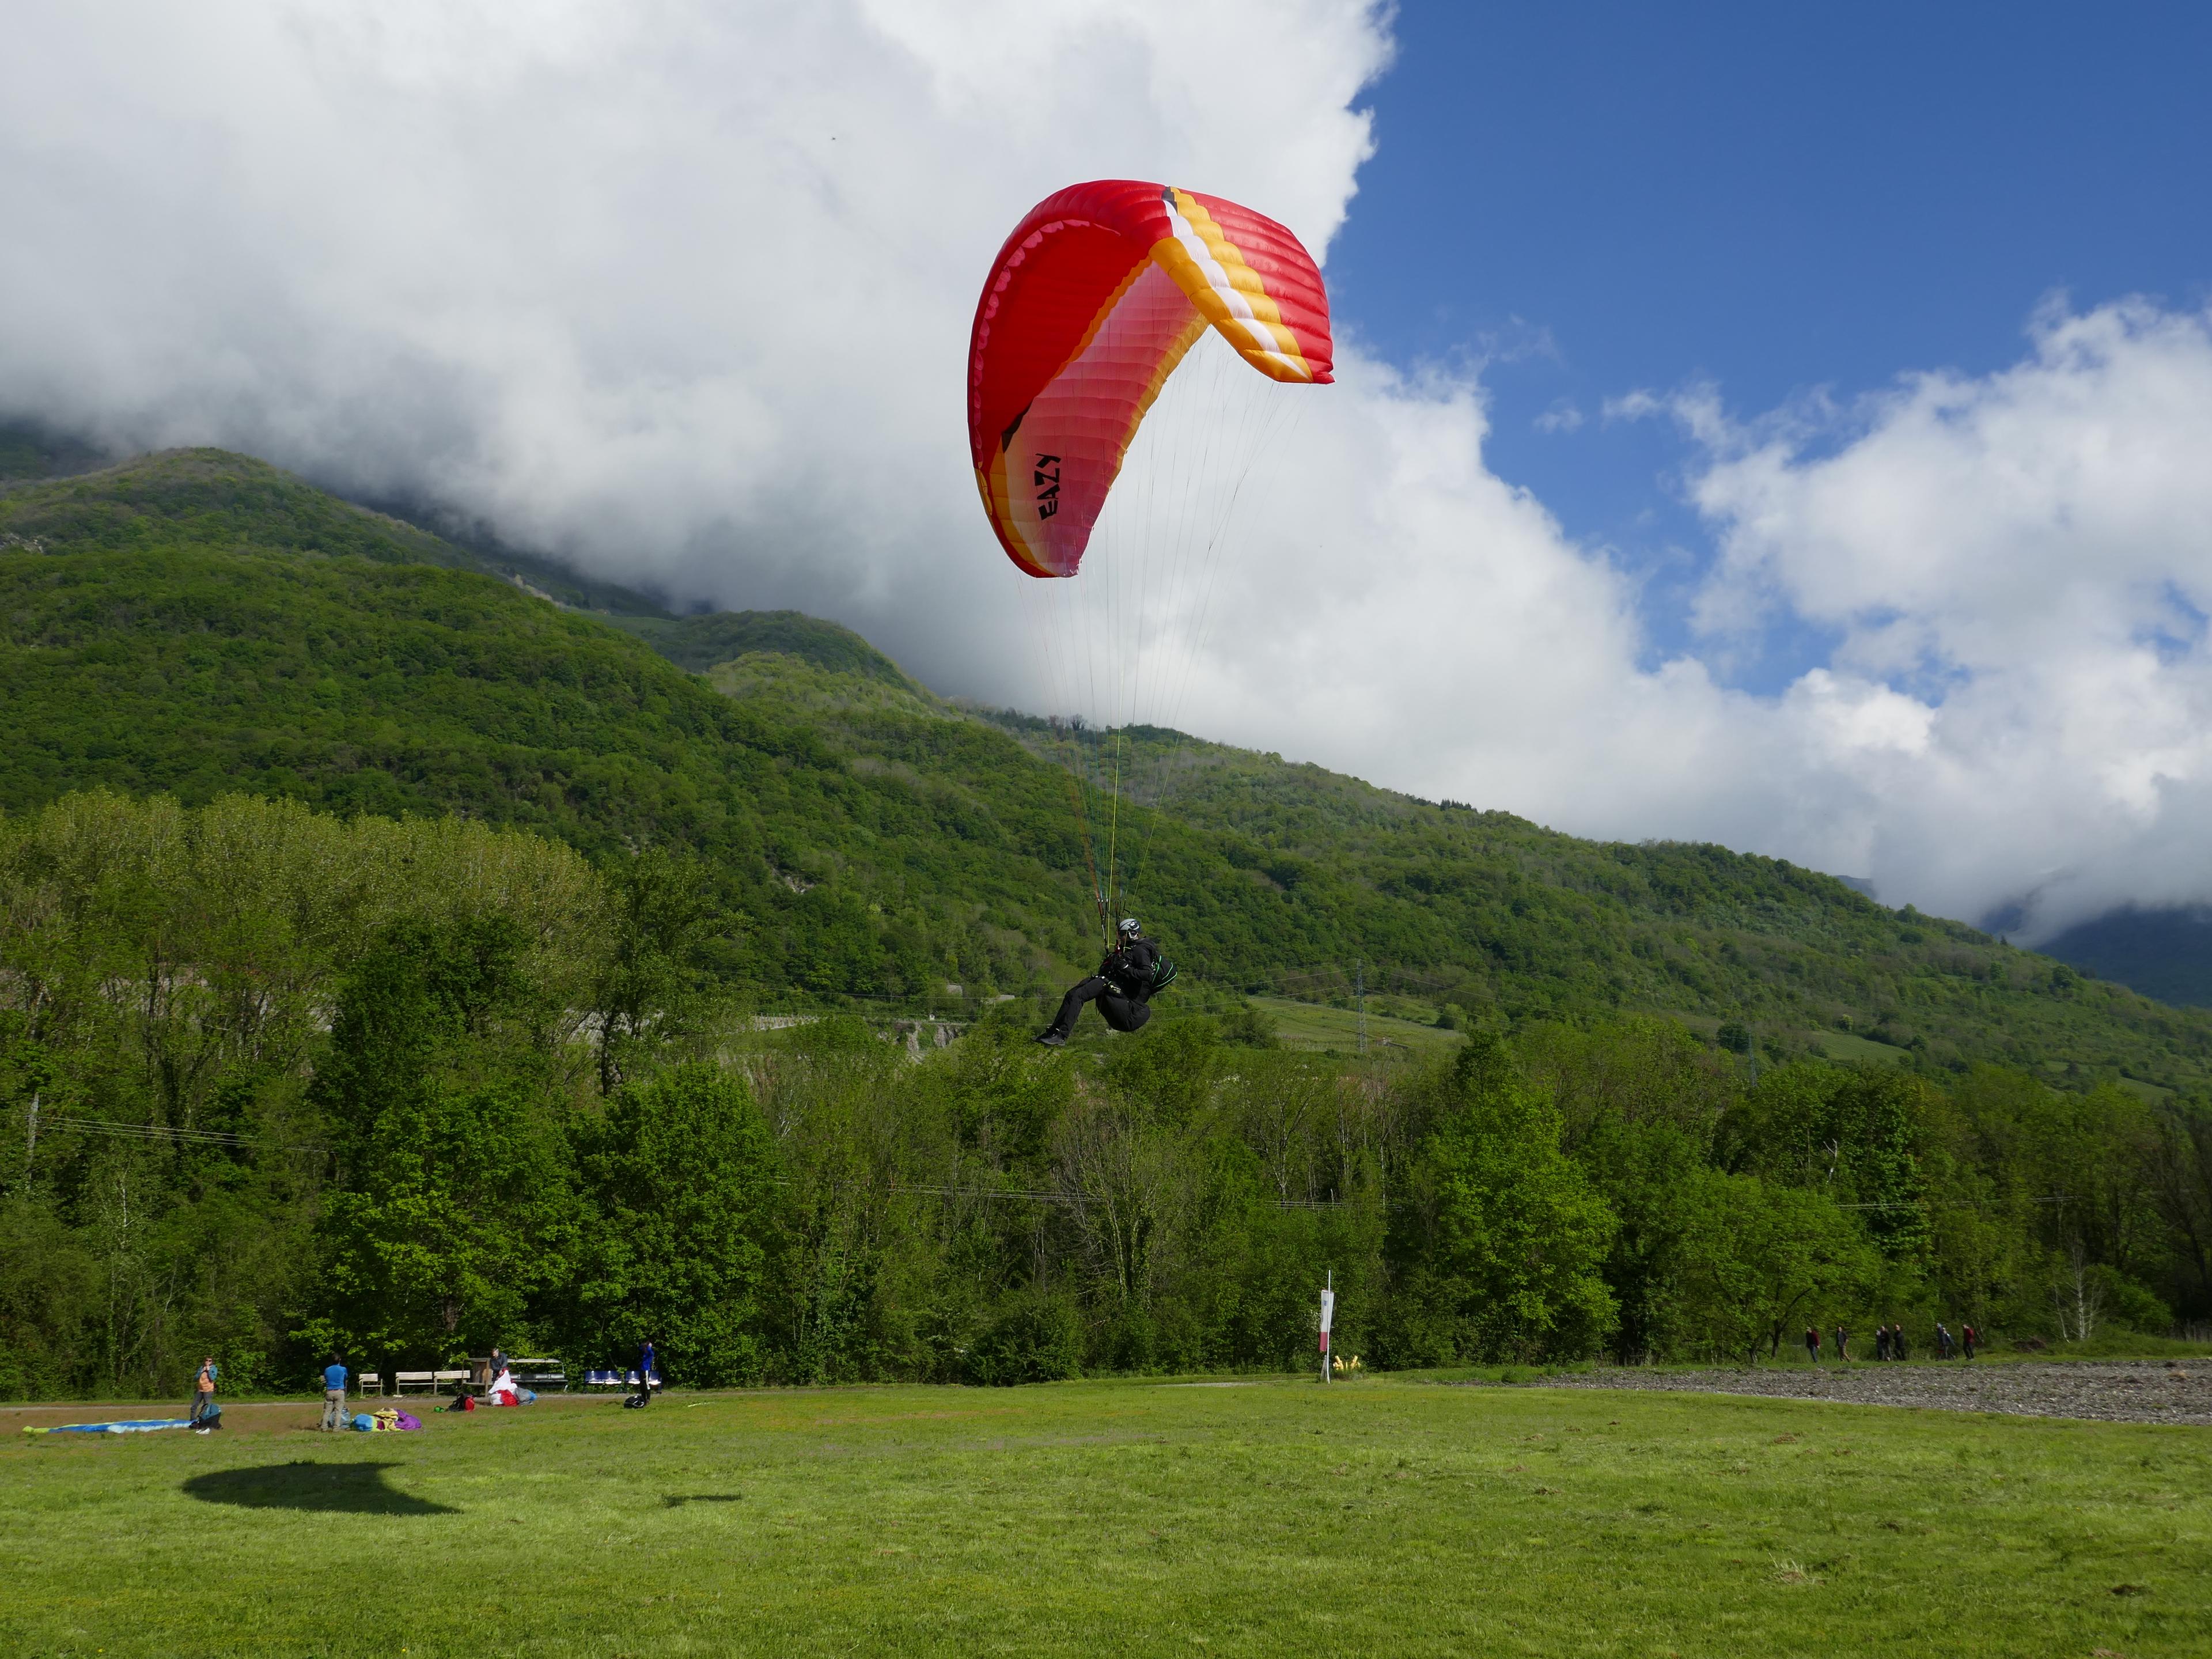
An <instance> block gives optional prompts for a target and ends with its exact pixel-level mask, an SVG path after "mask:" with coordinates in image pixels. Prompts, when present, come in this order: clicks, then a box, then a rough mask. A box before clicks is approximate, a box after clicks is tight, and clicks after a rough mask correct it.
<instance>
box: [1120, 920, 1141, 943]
mask: <svg viewBox="0 0 2212 1659" xmlns="http://www.w3.org/2000/svg"><path fill="white" fill-rule="evenodd" d="M1143 931H1144V929H1142V928H1141V927H1138V926H1137V919H1136V917H1134V916H1124V917H1122V918H1121V933H1122V936H1123V937H1124V938H1127V936H1128V935H1129V934H1131V933H1142V932H1143Z"/></svg>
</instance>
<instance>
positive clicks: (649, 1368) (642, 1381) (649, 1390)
mask: <svg viewBox="0 0 2212 1659" xmlns="http://www.w3.org/2000/svg"><path fill="white" fill-rule="evenodd" d="M637 1403H638V1404H639V1405H641V1406H650V1405H651V1404H652V1403H653V1339H652V1338H651V1337H649V1336H648V1337H647V1338H646V1339H645V1340H644V1341H642V1342H641V1343H639V1344H638V1345H637Z"/></svg>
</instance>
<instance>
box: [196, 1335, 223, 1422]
mask: <svg viewBox="0 0 2212 1659" xmlns="http://www.w3.org/2000/svg"><path fill="white" fill-rule="evenodd" d="M218 1375H220V1373H219V1372H218V1371H217V1370H216V1363H215V1356H214V1355H213V1354H210V1355H209V1356H208V1357H207V1358H205V1359H203V1360H201V1361H200V1368H199V1370H197V1372H195V1373H194V1374H193V1376H192V1416H191V1424H192V1426H193V1427H194V1428H196V1429H197V1427H199V1425H200V1419H202V1418H204V1417H210V1416H220V1415H222V1413H219V1412H217V1411H216V1408H215V1380H216V1376H218Z"/></svg>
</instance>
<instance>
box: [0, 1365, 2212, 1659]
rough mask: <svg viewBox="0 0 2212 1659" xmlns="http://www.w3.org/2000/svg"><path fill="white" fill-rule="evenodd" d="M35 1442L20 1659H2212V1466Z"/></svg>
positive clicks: (1415, 1450) (1053, 1413) (1987, 1454)
mask: <svg viewBox="0 0 2212 1659" xmlns="http://www.w3.org/2000/svg"><path fill="white" fill-rule="evenodd" d="M78 1414H79V1415H80V1416H82V1415H83V1414H84V1413H82V1409H81V1408H80V1411H79V1413H78ZM96 1414H97V1413H94V1415H96ZM32 1415H33V1413H26V1412H24V1411H22V1410H12V1411H9V1412H8V1413H0V1418H4V1420H6V1421H7V1422H9V1425H10V1427H9V1440H10V1441H11V1442H12V1443H9V1444H7V1445H5V1446H0V1492H4V1494H5V1501H4V1503H0V1554H4V1558H5V1561H6V1564H7V1579H6V1593H5V1594H4V1595H0V1650H4V1651H6V1652H7V1653H9V1654H11V1655H61V1654H70V1655H76V1654H101V1653H104V1654H109V1655H115V1656H124V1655H135V1654H147V1655H161V1656H164V1659H173V1656H179V1655H185V1656H191V1655H202V1654H231V1653H272V1654H285V1655H340V1654H343V1655H353V1654H377V1655H390V1654H407V1655H410V1656H429V1655H448V1654H451V1655H459V1654H471V1655H481V1654H483V1653H485V1652H500V1653H505V1654H522V1653H529V1654H540V1655H548V1656H551V1655H560V1656H568V1655H576V1656H584V1655H589V1656H592V1659H617V1656H623V1655H636V1656H647V1655H653V1656H661V1655H671V1654H725V1653H732V1654H755V1653H757V1654H777V1655H787V1654H832V1653H835V1654H850V1653H862V1654H866V1653H927V1654H937V1653H942V1654H974V1653H1006V1654H1038V1653H1048V1654H1060V1653H1085V1654H1090V1653H1115V1654H1121V1653H1143V1654H1187V1653H1200V1652H1210V1653H1220V1654H1254V1655H1260V1654H1266V1655H1276V1654H1282V1653H1290V1652H1297V1653H1313V1654H1334V1653H1357V1654H1360V1655H1391V1656H1395V1655H1413V1654H1419V1655H1427V1654H1439V1655H1441V1654H1452V1655H1467V1654H1479V1655H1494V1654H1543V1655H1570V1654H1571V1655H1577V1656H1582V1655H1615V1654H1619V1655H1638V1656H1643V1655H1650V1656H1660V1655H1668V1654H1677V1655H1681V1656H1693V1655H1694V1656H1735V1655H1744V1654H1808V1655H1810V1654H1820V1655H1824V1656H1825V1655H1830V1654H1832V1653H1834V1652H1837V1651H1838V1650H1850V1651H1857V1652H1864V1653H1880V1654H1908V1653H1909V1654H1916V1655H1919V1654H2022V1655H2029V1654H2032V1655H2039V1656H2041V1655H2081V1656H2090V1655H2093V1654H2098V1653H2100V1652H2101V1653H2106V1654H2120V1655H2125V1656H2128V1659H2148V1656H2152V1655H2165V1654H2173V1655H2181V1654H2192V1655H2202V1654H2203V1653H2205V1652H2206V1651H2207V1650H2208V1649H2212V1500H2208V1497H2207V1493H2208V1486H2212V1430H2203V1429H2175V1428H2153V1427H2137V1426H2128V1425H2094V1424H2082V1423H2069V1422H2058V1421H2048V1420H2041V1419H2024V1418H1997V1417H1990V1416H1968V1415H1959V1414H1941V1413H1920V1412H1905V1411H1897V1410H1883V1409H1880V1408H1874V1407H1839V1406H1823V1405H1812V1404H1803V1403H1797V1402H1784V1401H1757V1400H1743V1399H1729V1398H1716V1397H1710V1396H1693V1395H1632V1394H1610V1393H1602V1392H1595V1391H1574V1390H1544V1389H1506V1388H1496V1387H1482V1388H1466V1387H1449V1386H1443V1385H1442V1384H1439V1383H1435V1382H1420V1381H1406V1380H1375V1379H1370V1380H1366V1381H1362V1382H1358V1383H1350V1384H1344V1385H1333V1386H1331V1387H1329V1388H1328V1389H1322V1388H1321V1387H1319V1386H1318V1385H1316V1384H1315V1383H1310V1382H1307V1383H1297V1382H1291V1381H1268V1382H1261V1383H1243V1384H1222V1383H1210V1384H1209V1383H1201V1384H1196V1385H1188V1384H1186V1385H1176V1384H1170V1383H1070V1384H1062V1385H1055V1386H1049V1387H1042V1388H1030V1389H1008V1390H989V1389H929V1388H881V1389H825V1390H781V1391H775V1392H764V1393H754V1394H732V1395H706V1396H694V1397H689V1398H687V1397H685V1396H683V1395H676V1396H673V1397H671V1398H667V1399H664V1400H661V1401H656V1402H655V1404H654V1405H653V1407H652V1409H651V1410H649V1411H647V1412H642V1413H641V1412H630V1411H623V1410H622V1409H621V1408H620V1407H618V1406H617V1405H616V1404H615V1403H614V1402H612V1401H607V1400H592V1401H556V1402H548V1403H546V1404H543V1405H540V1406H538V1407H528V1408H526V1409H524V1410H521V1411H516V1412H489V1413H476V1414H474V1415H472V1416H468V1417H455V1416H444V1417H437V1418H435V1419H426V1421H428V1423H429V1427H428V1429H427V1430H426V1431H424V1432H422V1433H421V1434H415V1435H391V1436H384V1435H379V1436H374V1437H372V1436H368V1435H363V1434H348V1435H343V1436H337V1435H333V1436H320V1437H319V1436H317V1435H316V1434H315V1433H313V1431H312V1430H310V1429H307V1428H304V1427H303V1426H302V1425H310V1424H312V1423H313V1420H314V1416H315V1407H313V1406H309V1405H304V1404H300V1405H270V1406H257V1407H232V1411H231V1415H232V1416H233V1417H234V1419H236V1420H237V1421H238V1424H239V1426H238V1427H237V1428H236V1429H232V1430H226V1431H224V1432H223V1433H221V1434H217V1435H209V1436H204V1437H185V1436H176V1435H172V1436H164V1437H132V1438H109V1437H83V1438H77V1437H37V1438H33V1437H27V1436H24V1435H21V1434H20V1433H16V1432H15V1430H14V1426H13V1425H17V1424H20V1423H21V1422H23V1421H25V1420H27V1419H29V1418H30V1417H31V1416H32ZM35 1415H36V1416H37V1417H39V1418H40V1419H41V1420H47V1421H52V1420H58V1419H56V1418H54V1417H52V1416H51V1415H49V1414H48V1413H36V1414H35Z"/></svg>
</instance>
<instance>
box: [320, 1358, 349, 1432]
mask: <svg viewBox="0 0 2212 1659" xmlns="http://www.w3.org/2000/svg"><path fill="white" fill-rule="evenodd" d="M347 1375H348V1373H347V1370H346V1368H345V1367H344V1366H343V1365H341V1364H338V1357H337V1355H336V1354H332V1355H331V1363H330V1364H327V1365H325V1366H324V1367H323V1427H325V1428H326V1429H343V1428H344V1427H345V1426H346V1377H347Z"/></svg>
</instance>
